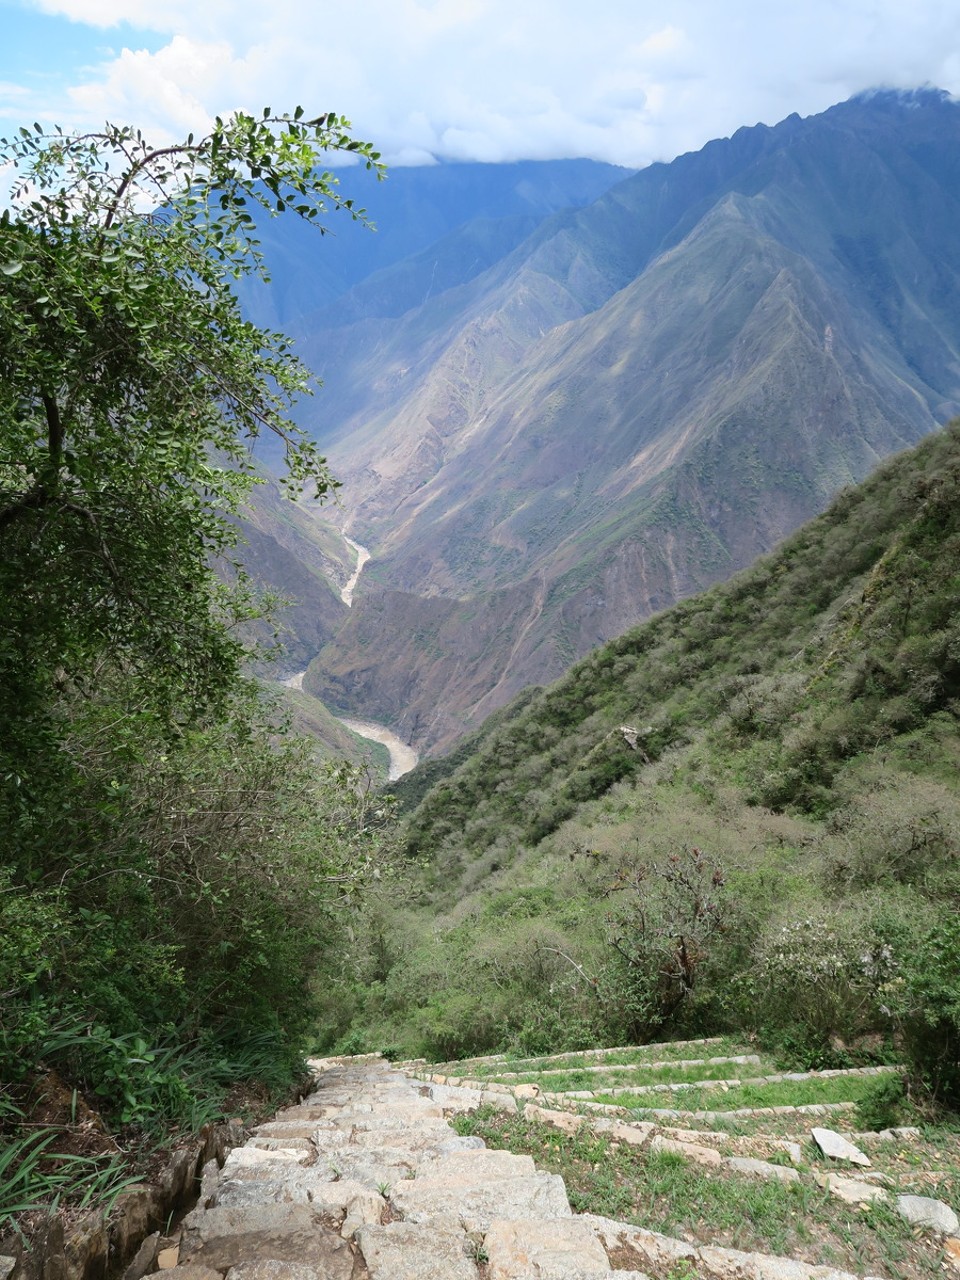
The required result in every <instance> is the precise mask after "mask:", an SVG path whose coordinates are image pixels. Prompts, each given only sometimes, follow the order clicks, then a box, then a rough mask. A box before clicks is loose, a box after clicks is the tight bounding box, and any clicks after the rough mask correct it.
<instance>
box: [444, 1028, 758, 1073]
mask: <svg viewBox="0 0 960 1280" xmlns="http://www.w3.org/2000/svg"><path fill="white" fill-rule="evenodd" d="M755 1052H756V1050H755V1048H754V1046H753V1045H751V1044H749V1043H747V1042H745V1041H743V1040H740V1039H735V1038H734V1037H732V1036H722V1037H718V1038H717V1039H716V1040H711V1041H709V1042H708V1043H707V1044H703V1043H702V1042H700V1043H698V1042H696V1041H688V1040H677V1041H675V1042H674V1043H672V1044H648V1045H641V1046H637V1047H630V1048H623V1049H612V1050H610V1052H609V1053H605V1054H604V1055H603V1057H598V1056H597V1055H596V1054H593V1053H580V1054H575V1055H573V1056H568V1055H566V1054H554V1055H553V1056H551V1057H543V1058H502V1059H499V1060H498V1061H496V1062H484V1061H476V1062H471V1061H470V1060H469V1059H467V1060H466V1061H463V1062H447V1063H444V1064H443V1065H442V1066H441V1067H440V1068H439V1069H440V1070H442V1071H444V1072H446V1073H449V1074H450V1075H460V1076H470V1077H471V1078H473V1079H489V1080H496V1079H499V1078H500V1076H502V1075H503V1074H504V1073H505V1072H511V1073H514V1072H518V1071H522V1072H523V1073H524V1075H526V1074H527V1073H530V1074H531V1075H533V1076H538V1075H539V1073H540V1072H543V1071H552V1070H570V1071H575V1070H576V1069H577V1068H578V1067H579V1068H583V1067H598V1066H611V1067H613V1066H644V1065H646V1064H649V1063H659V1062H677V1061H693V1060H694V1059H700V1060H703V1059H706V1058H733V1057H738V1056H739V1055H741V1054H745V1053H755Z"/></svg>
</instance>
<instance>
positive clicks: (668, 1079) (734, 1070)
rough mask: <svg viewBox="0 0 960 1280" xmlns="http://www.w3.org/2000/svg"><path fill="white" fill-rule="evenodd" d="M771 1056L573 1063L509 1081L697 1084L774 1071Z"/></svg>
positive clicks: (572, 1086)
mask: <svg viewBox="0 0 960 1280" xmlns="http://www.w3.org/2000/svg"><path fill="white" fill-rule="evenodd" d="M776 1069H777V1068H776V1065H775V1064H774V1062H773V1060H772V1059H768V1058H762V1059H761V1060H760V1062H759V1063H756V1062H754V1063H735V1062H703V1063H700V1064H699V1065H698V1066H676V1067H674V1066H669V1065H667V1066H664V1065H658V1066H650V1067H649V1068H647V1067H644V1066H643V1065H642V1064H641V1065H637V1066H623V1067H620V1068H619V1069H618V1068H617V1067H610V1068H609V1069H605V1070H603V1071H589V1070H585V1069H584V1068H582V1067H580V1068H576V1067H573V1068H571V1069H570V1070H569V1071H564V1072H563V1073H562V1074H561V1075H552V1074H546V1073H541V1074H538V1073H537V1072H534V1071H529V1072H524V1073H523V1074H522V1075H518V1076H511V1077H510V1079H509V1081H508V1083H510V1084H539V1085H540V1086H541V1087H542V1088H543V1089H544V1090H545V1091H546V1092H549V1093H568V1092H570V1091H571V1090H581V1089H589V1090H590V1092H591V1093H594V1094H598V1093H600V1092H602V1091H603V1090H604V1089H615V1088H630V1089H639V1088H645V1087H647V1086H649V1087H650V1088H655V1087H656V1086H657V1085H667V1084H696V1083H697V1082H698V1081H700V1080H736V1079H743V1078H744V1077H745V1076H746V1077H749V1078H752V1077H754V1076H762V1075H768V1074H772V1073H773V1072H775V1071H776Z"/></svg>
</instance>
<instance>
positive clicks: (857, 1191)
mask: <svg viewBox="0 0 960 1280" xmlns="http://www.w3.org/2000/svg"><path fill="white" fill-rule="evenodd" d="M822 1185H823V1186H825V1187H826V1188H827V1190H828V1191H829V1192H830V1194H831V1195H832V1196H836V1197H837V1199H838V1200H843V1201H845V1202H846V1203H847V1204H869V1203H870V1201H872V1200H885V1199H886V1192H885V1191H884V1189H883V1187H878V1186H876V1185H875V1184H874V1183H872V1182H861V1181H860V1179H859V1178H844V1177H842V1176H841V1175H840V1174H839V1173H828V1174H826V1175H825V1176H824V1178H823V1183H822Z"/></svg>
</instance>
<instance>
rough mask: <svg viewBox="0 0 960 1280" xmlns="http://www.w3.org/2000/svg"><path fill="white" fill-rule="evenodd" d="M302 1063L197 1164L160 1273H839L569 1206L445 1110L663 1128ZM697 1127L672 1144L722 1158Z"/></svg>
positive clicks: (482, 1087)
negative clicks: (258, 1118) (252, 1123)
mask: <svg viewBox="0 0 960 1280" xmlns="http://www.w3.org/2000/svg"><path fill="white" fill-rule="evenodd" d="M312 1065H313V1066H314V1068H315V1071H316V1086H317V1087H316V1091H315V1092H314V1093H313V1094H311V1095H310V1096H309V1097H307V1098H305V1099H304V1100H303V1102H302V1103H301V1104H300V1105H299V1106H296V1107H290V1108H288V1109H286V1110H284V1111H281V1112H279V1113H278V1115H277V1116H276V1118H275V1119H274V1120H273V1121H271V1122H270V1123H268V1124H263V1125H261V1126H259V1127H258V1128H257V1129H256V1130H255V1131H254V1132H253V1134H252V1136H251V1137H250V1139H249V1140H248V1141H247V1143H246V1145H245V1146H243V1147H238V1148H235V1149H234V1150H233V1151H231V1152H230V1154H229V1155H228V1156H227V1158H226V1161H225V1162H224V1164H223V1166H222V1168H219V1167H218V1166H217V1164H216V1162H211V1163H210V1164H209V1165H208V1166H207V1167H206V1169H205V1170H204V1176H203V1183H202V1188H201V1195H200V1200H199V1203H198V1205H197V1207H196V1208H195V1209H194V1210H193V1211H192V1212H191V1213H190V1214H189V1215H188V1217H187V1218H186V1219H185V1220H184V1223H183V1224H182V1229H181V1233H180V1238H179V1242H178V1245H177V1246H175V1248H174V1250H173V1251H171V1250H169V1249H168V1250H167V1251H166V1253H165V1255H163V1256H162V1257H161V1259H160V1263H161V1265H162V1266H163V1267H164V1268H165V1270H164V1271H163V1273H162V1274H163V1275H164V1276H165V1280H220V1278H221V1277H225V1280H461V1278H462V1280H600V1277H607V1276H611V1275H612V1274H617V1275H618V1276H619V1277H622V1280H631V1277H641V1276H648V1277H650V1278H651V1280H693V1277H695V1276H696V1277H705V1278H706V1280H846V1278H847V1273H845V1272H842V1271H838V1270H834V1269H831V1268H830V1267H827V1266H811V1265H809V1264H807V1263H801V1262H797V1261H793V1260H791V1259H788V1258H780V1257H775V1256H771V1255H765V1254H759V1253H744V1252H740V1251H738V1250H735V1249H729V1248H719V1247H710V1246H705V1245H703V1244H699V1245H694V1244H691V1243H689V1242H687V1241H684V1240H679V1239H673V1238H671V1237H669V1236H666V1235H662V1234H659V1233H657V1232H653V1231H646V1230H643V1229H641V1228H639V1227H636V1226H632V1225H629V1224H627V1223H623V1222H615V1221H612V1220H610V1219H606V1218H601V1217H597V1216H595V1215H590V1214H581V1215H575V1214H574V1213H573V1212H572V1210H571V1208H570V1204H569V1202H568V1199H567V1194H566V1189H565V1186H564V1182H563V1179H562V1178H560V1177H559V1176H557V1175H556V1174H550V1173H544V1172H540V1171H538V1170H537V1169H536V1168H535V1166H534V1163H533V1160H532V1159H531V1158H530V1157H529V1156H523V1155H513V1154H510V1153H509V1152H506V1151H499V1150H489V1149H487V1148H486V1147H485V1145H484V1143H483V1141H482V1140H481V1139H479V1138H477V1137H460V1136H458V1135H457V1134H456V1133H455V1132H454V1129H453V1128H452V1127H451V1125H450V1123H449V1120H448V1116H450V1115H452V1114H453V1113H455V1112H462V1111H470V1110H475V1109H476V1108H477V1107H478V1106H480V1105H483V1104H484V1103H491V1102H492V1103H493V1105H494V1106H496V1107H498V1108H501V1109H503V1110H505V1111H513V1112H516V1111H517V1109H518V1106H519V1107H524V1106H526V1107H527V1109H528V1111H529V1112H530V1114H531V1116H532V1117H533V1118H536V1119H539V1120H541V1121H542V1122H543V1123H555V1124H556V1125H557V1126H558V1127H560V1128H568V1129H569V1128H571V1127H573V1128H575V1127H576V1126H577V1125H580V1124H590V1125H596V1126H601V1127H602V1126H616V1128H617V1130H618V1131H620V1130H622V1131H623V1132H622V1134H619V1138H620V1140H623V1141H630V1142H636V1143H638V1144H639V1143H645V1142H649V1141H650V1140H651V1138H652V1137H658V1138H660V1140H661V1141H666V1142H676V1143H682V1141H683V1139H682V1138H680V1137H679V1131H678V1136H677V1137H676V1138H669V1137H666V1136H665V1135H664V1134H663V1132H662V1131H658V1133H656V1134H652V1126H650V1125H647V1126H646V1129H644V1128H642V1127H638V1126H634V1125H630V1124H627V1123H623V1122H622V1121H618V1120H614V1119H612V1118H606V1117H596V1116H583V1115H576V1114H573V1113H572V1112H570V1111H548V1110H547V1109H545V1108H542V1107H539V1106H538V1104H537V1102H535V1101H533V1100H532V1098H531V1097H530V1095H529V1094H527V1096H526V1097H524V1094H523V1092H522V1091H523V1090H525V1089H530V1087H531V1086H529V1085H524V1084H520V1085H508V1084H499V1085H497V1084H495V1083H493V1082H485V1081H482V1080H477V1081H475V1082H473V1083H472V1084H469V1085H465V1086H463V1085H459V1084H455V1083H450V1082H448V1080H447V1079H444V1080H442V1081H441V1080H439V1079H436V1077H437V1076H438V1074H440V1073H437V1072H425V1071H424V1070H423V1067H422V1064H409V1065H408V1066H407V1067H406V1069H405V1070H404V1069H398V1068H395V1067H392V1066H390V1064H388V1063H386V1062H385V1061H383V1060H382V1059H380V1058H378V1057H361V1058H352V1059H351V1058H345V1059H327V1060H323V1061H317V1062H315V1063H314V1064H312ZM512 1065H513V1064H511V1066H512ZM414 1072H417V1073H418V1074H420V1075H421V1076H425V1077H427V1078H423V1079H417V1078H416V1075H415V1074H414ZM430 1076H433V1077H434V1078H433V1079H430V1078H429V1077H430ZM518 1093H519V1094H520V1097H519V1098H518V1096H517V1095H518ZM688 1137H689V1135H688ZM698 1137H699V1139H701V1141H700V1142H699V1143H697V1142H693V1141H691V1142H689V1144H688V1145H690V1146H694V1145H698V1146H699V1148H700V1150H701V1151H705V1152H708V1153H709V1155H708V1157H707V1158H708V1159H709V1158H712V1159H714V1160H716V1161H718V1162H719V1161H720V1160H730V1159H736V1158H738V1157H736V1156H731V1155H729V1154H722V1153H721V1152H720V1151H719V1150H718V1149H717V1148H716V1145H713V1146H711V1145H710V1140H703V1139H704V1135H702V1134H701V1135H698ZM783 1147H784V1148H785V1149H786V1148H787V1147H788V1144H787V1143H786V1142H784V1143H783ZM751 1158H752V1157H743V1159H744V1160H745V1162H747V1163H748V1162H749V1160H750V1159H751ZM754 1162H755V1163H757V1164H760V1163H763V1161H761V1160H758V1159H755V1158H754ZM769 1167H770V1168H771V1169H777V1170H778V1173H777V1175H775V1176H791V1175H792V1176H797V1175H796V1171H795V1170H794V1169H792V1168H789V1167H784V1166H778V1165H775V1164H770V1166H769ZM127 1280H139V1277H134V1276H129V1277H127Z"/></svg>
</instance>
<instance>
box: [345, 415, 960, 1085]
mask: <svg viewBox="0 0 960 1280" xmlns="http://www.w3.org/2000/svg"><path fill="white" fill-rule="evenodd" d="M958 500H960V424H958V423H954V424H953V425H952V426H951V427H949V428H947V429H946V430H944V431H942V432H939V433H936V434H934V435H933V436H931V437H929V438H928V439H927V440H926V441H924V442H923V443H922V444H921V445H920V446H919V447H918V448H917V449H916V450H914V451H912V452H909V453H906V454H902V455H900V456H898V457H896V458H895V459H893V460H892V461H889V462H888V463H886V464H885V465H883V466H882V467H881V468H880V469H879V470H878V471H876V472H875V473H874V474H873V475H872V476H871V477H870V479H869V480H868V481H866V482H865V483H864V484H863V485H861V486H859V487H857V488H854V489H849V490H846V491H844V492H843V493H842V494H841V495H840V496H839V497H838V498H837V499H836V500H835V501H834V503H833V505H832V506H831V507H830V509H829V510H828V511H827V512H826V513H825V514H824V515H822V516H820V517H819V518H817V519H816V520H814V521H812V522H811V523H809V524H807V525H806V526H804V527H803V528H802V529H801V530H800V531H799V532H798V533H796V534H795V535H794V536H792V537H791V538H789V539H788V540H787V541H786V542H785V543H784V544H783V545H782V546H781V547H780V548H779V550H778V551H777V552H776V553H775V554H773V555H771V556H768V557H766V558H764V559H762V560H760V561H758V562H757V564H755V565H754V566H753V567H752V568H751V569H749V570H747V571H746V572H744V573H741V574H739V575H738V576H737V577H735V578H734V579H732V580H731V581H730V582H728V583H726V584H724V585H722V586H718V587H714V588H713V589H711V590H710V591H707V592H705V593H704V594H702V595H699V596H697V597H696V598H694V599H691V600H689V601H687V602H684V603H682V604H679V605H677V606H675V607H674V608H672V609H670V610H668V611H666V612H664V613H662V614H660V615H659V616H657V617H656V618H654V619H652V620H651V621H650V622H648V623H646V624H644V625H642V626H640V627H637V628H634V629H633V630H631V631H628V632H627V633H626V634H624V635H623V636H621V637H620V638H619V639H618V640H616V641H614V642H613V643H611V644H608V645H605V646H603V647H602V648H600V649H598V650H597V651H596V652H595V653H593V654H592V655H591V656H590V657H588V658H586V659H585V660H583V661H581V662H580V663H578V664H577V665H576V666H575V667H573V668H572V669H571V670H570V672H569V673H568V674H567V675H566V676H565V677H563V678H562V679H561V680H559V681H558V682H557V683H556V684H554V685H553V686H551V687H550V688H548V689H544V690H539V691H536V692H535V693H534V694H533V695H532V696H527V697H526V698H525V699H524V700H523V701H522V702H520V703H518V704H516V705H515V707H513V708H508V709H507V710H506V711H505V712H504V713H503V714H502V716H501V717H500V718H499V723H498V724H496V726H495V727H493V728H491V729H490V730H489V731H487V732H485V733H481V734H480V735H479V736H478V737H477V739H475V742H474V746H473V749H472V751H471V752H470V753H469V754H466V755H465V753H464V752H462V751H461V752H458V753H457V755H456V756H455V757H452V758H451V759H450V761H449V762H448V763H446V764H445V763H444V762H443V761H434V762H432V763H431V764H430V765H429V766H428V768H429V769H430V770H431V775H430V784H431V785H430V786H429V789H427V790H426V793H425V794H423V795H422V798H421V792H422V789H423V783H422V782H421V780H420V778H419V776H418V775H419V774H420V771H419V770H417V771H415V772H414V773H413V774H412V775H411V776H410V777H409V778H408V779H405V780H404V782H403V783H402V784H401V785H400V786H398V787H397V788H396V790H397V793H398V795H399V797H400V798H401V801H403V800H404V799H406V800H407V802H408V803H411V802H412V803H413V805H414V807H413V808H412V809H411V811H410V812H409V814H408V817H407V827H406V831H407V849H408V854H409V856H410V857H411V858H415V859H416V860H417V865H418V867H419V871H418V874H419V877H420V883H421V888H422V897H421V903H420V905H419V906H418V908H417V909H416V910H409V911H407V912H406V913H403V912H396V913H393V914H384V913H381V914H380V915H378V917H377V919H376V920H373V921H371V927H370V942H369V954H368V956H367V959H366V965H367V971H366V973H365V975H364V977H365V983H366V987H365V993H364V995H363V997H362V998H361V999H360V1000H358V1002H357V1003H356V1004H355V1005H354V1009H355V1022H354V1030H355V1031H357V1032H358V1033H359V1035H360V1036H361V1038H362V1037H366V1038H367V1039H369V1040H370V1041H371V1043H375V1042H376V1043H379V1042H387V1043H389V1042H392V1041H397V1042H398V1044H401V1045H402V1046H403V1047H404V1048H405V1049H407V1050H409V1051H410V1052H414V1051H421V1050H422V1051H425V1052H427V1053H428V1054H429V1055H430V1056H433V1057H437V1058H439V1057H453V1056H458V1055H462V1054H465V1053H477V1052H482V1051H485V1050H487V1049H495V1048H496V1049H500V1048H513V1049H524V1050H527V1051H531V1052H542V1051H546V1050H554V1049H560V1048H578V1047H581V1046H584V1045H587V1044H591V1043H602V1042H607V1043H624V1042H626V1039H627V1038H630V1039H640V1040H642V1039H645V1038H651V1037H653V1036H658V1035H660V1033H661V1032H664V1031H667V1030H669V1031H670V1032H671V1033H673V1032H674V1031H675V1030H676V1031H678V1032H679V1031H691V1032H694V1031H716V1030H725V1029H731V1028H737V1027H745V1028H749V1029H755V1028H757V1027H760V1028H761V1029H762V1030H764V1031H765V1033H766V1034H767V1035H768V1037H770V1038H772V1039H773V1040H778V1039H779V1041H780V1042H781V1043H782V1042H785V1041H787V1040H789V1042H790V1047H791V1048H792V1050H793V1052H794V1054H795V1055H797V1056H799V1057H801V1058H805V1059H806V1060H808V1061H811V1062H814V1061H816V1062H821V1061H823V1060H824V1059H825V1058H829V1057H830V1056H831V1055H834V1056H837V1055H839V1056H841V1057H842V1056H843V1055H844V1054H846V1053H848V1052H853V1051H854V1049H855V1046H857V1045H863V1044H865V1043H868V1042H867V1041H864V1040H863V1037H865V1036H870V1037H874V1039H873V1040H870V1041H869V1043H870V1044H872V1045H873V1046H874V1050H876V1046H877V1045H878V1044H880V1043H881V1042H882V1041H883V1039H884V1038H888V1039H889V1038H890V1037H899V1038H903V1039H905V1040H906V1041H907V1042H908V1043H909V1044H910V1045H913V1046H914V1049H915V1051H916V1053H917V1055H918V1056H919V1058H921V1059H922V1060H923V1062H924V1064H925V1066H926V1067H927V1068H929V1069H930V1070H932V1071H933V1072H934V1074H935V1075H936V1076H937V1079H938V1080H939V1081H940V1082H941V1084H942V1083H943V1081H944V1080H945V1079H946V1077H948V1076H950V1075H951V1071H952V1072H953V1073H954V1075H955V1070H956V1068H955V1063H956V1056H957V1055H956V1048H957V1023H958V1017H957V1013H958V1007H960V1006H958V1003H957V993H958V991H960V928H958V925H957V906H958V904H960V872H958V864H957V853H958V848H960V801H958V792H957V784H956V778H957V763H958V758H960V743H958V738H957V712H958V702H957V696H958V694H960V623H958V603H960V501H958ZM464 756H465V758H464ZM428 924H429V927H426V926H427V925H428ZM851 1046H854V1049H852V1048H851ZM951 1054H952V1058H951ZM941 1059H942V1060H941ZM950 1062H952V1063H953V1066H952V1068H950V1069H948V1064H949V1063H950ZM953 1084H954V1086H955V1084H956V1081H955V1079H954V1081H953Z"/></svg>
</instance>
